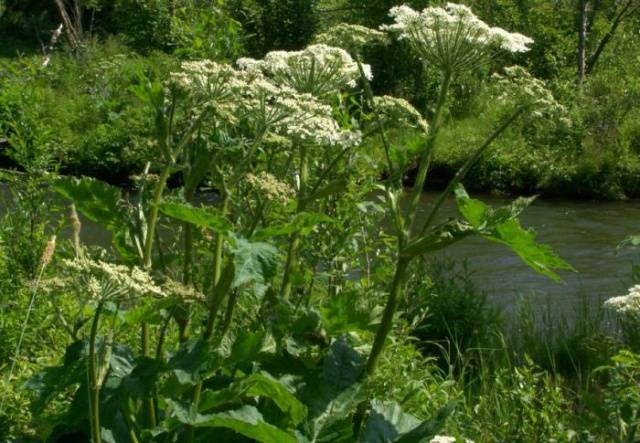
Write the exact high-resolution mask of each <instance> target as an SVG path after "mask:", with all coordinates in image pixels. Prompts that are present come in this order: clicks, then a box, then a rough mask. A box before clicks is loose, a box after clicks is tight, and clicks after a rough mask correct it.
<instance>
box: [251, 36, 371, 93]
mask: <svg viewBox="0 0 640 443" xmlns="http://www.w3.org/2000/svg"><path fill="white" fill-rule="evenodd" d="M239 66H241V67H243V68H244V69H250V70H255V69H257V68H258V67H260V69H262V71H263V72H264V73H265V74H267V75H268V76H270V77H272V78H273V79H275V80H276V81H277V82H278V83H279V84H284V85H287V86H289V87H291V88H294V89H295V90H296V91H298V92H301V93H310V94H313V95H315V96H318V97H322V96H324V95H326V94H328V93H332V92H335V91H338V90H342V89H345V88H348V87H355V86H356V84H357V80H358V78H359V77H360V71H359V69H358V64H357V63H356V62H355V61H354V60H353V58H352V57H351V55H350V54H349V53H348V52H347V51H345V50H344V49H342V48H337V47H334V46H328V45H326V44H316V45H311V46H308V47H307V48H305V49H303V50H301V51H272V52H269V53H267V55H266V56H265V57H264V60H258V61H251V60H250V59H240V65H239ZM363 68H364V71H365V75H366V76H367V78H369V79H371V78H372V74H371V68H370V67H369V66H368V65H363Z"/></svg>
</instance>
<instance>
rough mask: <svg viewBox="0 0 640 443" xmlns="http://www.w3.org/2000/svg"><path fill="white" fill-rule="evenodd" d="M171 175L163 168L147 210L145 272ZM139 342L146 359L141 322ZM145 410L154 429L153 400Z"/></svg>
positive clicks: (145, 335) (147, 338) (147, 347)
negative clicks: (165, 190)
mask: <svg viewBox="0 0 640 443" xmlns="http://www.w3.org/2000/svg"><path fill="white" fill-rule="evenodd" d="M170 173H171V168H170V166H169V165H167V166H165V167H164V169H163V170H162V173H161V174H160V177H159V179H158V182H157V183H156V187H155V189H154V191H153V197H152V200H151V207H150V208H149V216H148V218H147V232H146V236H145V241H144V250H143V257H142V266H143V267H144V269H145V270H149V269H151V258H152V251H153V240H154V238H155V233H156V227H157V225H158V216H159V209H158V203H160V200H161V199H162V194H163V193H164V188H165V186H166V183H167V179H168V178H169V175H170ZM141 341H142V355H144V356H146V357H148V356H150V355H151V344H150V333H149V325H148V324H147V323H146V322H142V325H141ZM145 409H146V415H147V421H148V424H149V427H155V426H156V423H157V420H156V411H155V403H154V400H153V398H151V397H150V398H148V399H146V400H145Z"/></svg>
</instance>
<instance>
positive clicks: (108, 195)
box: [53, 177, 123, 229]
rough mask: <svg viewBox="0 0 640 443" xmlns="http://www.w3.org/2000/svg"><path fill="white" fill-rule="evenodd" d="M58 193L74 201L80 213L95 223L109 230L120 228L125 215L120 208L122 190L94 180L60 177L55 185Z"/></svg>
mask: <svg viewBox="0 0 640 443" xmlns="http://www.w3.org/2000/svg"><path fill="white" fill-rule="evenodd" d="M53 188H54V189H55V190H56V192H57V193H58V194H60V195H62V196H64V197H66V198H68V199H70V200H72V201H73V202H74V203H75V205H76V208H77V209H78V211H80V212H81V213H82V214H83V215H84V216H85V217H87V218H88V219H89V220H91V221H92V222H94V223H99V224H101V225H103V226H105V227H107V228H110V229H112V228H116V227H119V225H120V222H121V220H122V219H123V214H122V211H121V208H120V206H119V202H120V199H121V197H122V194H121V190H120V188H117V187H115V186H111V185H109V184H107V183H105V182H102V181H100V180H96V179H93V178H87V177H83V178H75V177H60V178H58V179H57V180H56V181H55V182H54V184H53Z"/></svg>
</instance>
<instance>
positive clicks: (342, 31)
mask: <svg viewBox="0 0 640 443" xmlns="http://www.w3.org/2000/svg"><path fill="white" fill-rule="evenodd" d="M315 41H316V42H317V43H323V44H325V45H330V46H335V47H337V48H342V49H345V50H347V51H351V53H352V54H357V53H359V52H360V51H361V50H362V48H364V47H365V46H367V45H369V44H372V43H374V42H380V43H384V42H386V35H385V34H384V33H383V32H380V31H378V30H376V29H371V28H367V27H366V26H361V25H352V24H349V23H340V24H338V25H336V26H332V27H331V28H329V29H328V30H327V31H325V32H323V33H321V34H318V35H317V36H316V38H315Z"/></svg>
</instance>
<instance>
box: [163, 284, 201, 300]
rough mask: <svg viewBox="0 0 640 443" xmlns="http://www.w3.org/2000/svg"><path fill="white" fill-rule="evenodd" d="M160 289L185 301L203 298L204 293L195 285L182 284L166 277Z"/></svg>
mask: <svg viewBox="0 0 640 443" xmlns="http://www.w3.org/2000/svg"><path fill="white" fill-rule="evenodd" d="M162 290H163V292H164V293H165V294H167V295H168V296H172V297H175V298H178V299H180V300H182V301H185V302H190V301H204V300H205V296H204V294H203V293H202V292H200V291H199V290H197V289H196V288H195V287H193V286H191V285H184V284H182V283H180V282H177V281H175V280H173V279H167V280H166V281H165V282H164V283H162Z"/></svg>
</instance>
